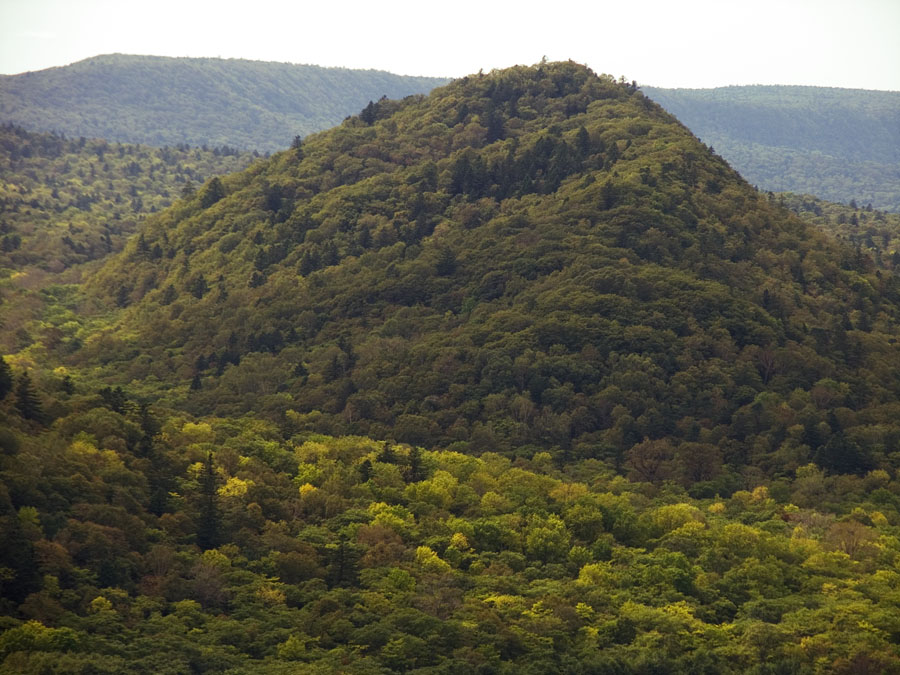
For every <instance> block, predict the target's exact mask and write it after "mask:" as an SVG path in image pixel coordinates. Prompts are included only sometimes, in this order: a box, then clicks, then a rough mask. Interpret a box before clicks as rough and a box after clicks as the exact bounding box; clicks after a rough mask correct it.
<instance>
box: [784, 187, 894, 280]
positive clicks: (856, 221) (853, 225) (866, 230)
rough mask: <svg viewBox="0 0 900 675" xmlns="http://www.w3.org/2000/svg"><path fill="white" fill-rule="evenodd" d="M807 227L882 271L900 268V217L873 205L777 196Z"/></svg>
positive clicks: (788, 194) (789, 194) (799, 196)
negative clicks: (841, 243) (845, 245)
mask: <svg viewBox="0 0 900 675" xmlns="http://www.w3.org/2000/svg"><path fill="white" fill-rule="evenodd" d="M775 197H776V198H777V199H778V202H779V204H782V205H783V206H786V207H787V208H789V209H790V210H791V211H793V212H794V213H796V214H797V215H798V216H800V217H801V218H803V220H805V221H806V222H808V223H811V224H813V225H815V226H816V227H817V228H819V229H821V230H823V231H824V232H827V233H828V234H830V235H831V236H833V237H837V238H838V239H840V240H842V241H845V242H847V243H849V244H850V245H851V246H853V247H855V248H857V249H859V250H860V251H861V252H863V253H864V254H865V255H866V256H868V257H869V258H870V259H871V260H872V262H873V263H874V264H875V265H876V266H878V267H880V268H887V269H891V270H893V269H896V268H898V267H900V213H888V212H885V211H879V210H878V209H873V208H872V205H871V204H865V205H862V204H857V203H856V200H853V199H851V200H850V203H849V204H835V203H834V202H829V201H826V200H824V199H819V198H818V197H814V196H812V195H797V194H792V193H790V192H785V193H781V194H778V195H776V196H775Z"/></svg>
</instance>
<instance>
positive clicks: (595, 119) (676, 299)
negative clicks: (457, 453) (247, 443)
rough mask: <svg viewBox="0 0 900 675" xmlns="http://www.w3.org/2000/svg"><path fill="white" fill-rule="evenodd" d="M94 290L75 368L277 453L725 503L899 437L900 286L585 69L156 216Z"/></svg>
mask: <svg viewBox="0 0 900 675" xmlns="http://www.w3.org/2000/svg"><path fill="white" fill-rule="evenodd" d="M123 288H124V289H125V290H124V291H122V290H121V289H123ZM93 289H94V292H95V293H96V294H98V296H99V297H106V298H107V299H108V301H109V302H111V303H112V302H117V303H118V304H119V305H120V306H122V307H124V311H123V314H122V317H121V320H120V323H119V325H118V327H117V328H115V329H111V330H109V331H107V332H105V333H103V334H101V335H97V336H94V337H92V338H91V340H89V341H88V342H87V343H86V344H85V346H84V347H83V348H82V349H81V350H80V352H78V353H77V354H76V355H75V356H74V357H73V358H75V359H76V360H77V361H79V362H80V363H98V362H100V363H103V364H105V367H106V369H107V370H106V371H105V372H106V373H107V374H108V376H109V378H110V381H111V382H112V381H113V380H114V379H118V381H120V382H122V383H123V384H126V383H130V385H129V386H131V387H132V388H134V389H135V390H139V391H141V392H143V393H145V394H149V393H153V395H156V396H161V397H163V399H164V400H166V401H167V402H169V403H172V404H174V405H178V406H183V407H185V408H186V409H188V410H191V411H193V412H197V413H203V414H235V413H240V412H242V411H249V410H254V411H256V412H257V413H258V414H261V415H265V416H269V417H271V418H272V419H274V420H277V421H279V422H280V423H281V424H283V425H284V428H285V433H290V432H291V430H292V429H306V430H315V431H321V432H326V433H333V434H338V433H355V434H365V435H369V436H372V437H375V438H395V439H397V440H400V441H404V442H408V443H413V444H423V445H433V446H434V445H437V446H444V447H448V446H449V447H452V448H454V449H457V450H462V451H467V450H471V451H475V452H478V451H485V450H495V451H505V452H520V453H526V454H531V453H533V452H535V451H536V450H538V449H547V450H550V451H551V452H552V453H555V455H556V456H557V457H558V458H560V459H563V460H565V459H566V458H568V457H596V458H602V459H604V460H607V461H610V462H611V463H614V464H615V465H616V466H627V467H628V468H629V470H630V471H632V472H634V473H635V475H637V476H638V477H640V478H641V479H645V480H657V479H665V478H673V479H679V480H683V481H684V482H685V483H686V484H693V485H698V484H706V485H708V486H709V489H710V490H715V489H717V488H716V485H717V483H716V481H720V482H721V481H723V480H726V475H727V473H728V472H727V470H726V469H725V468H724V467H727V466H730V467H740V466H747V465H753V466H755V467H757V469H761V470H764V471H771V472H777V471H781V470H787V469H791V468H796V467H797V466H799V465H802V464H805V463H807V462H809V461H813V460H814V461H816V462H818V463H819V464H820V465H822V466H823V467H825V468H827V469H829V470H835V471H840V472H861V471H865V470H867V469H869V468H872V467H874V466H876V465H878V464H879V463H883V462H885V461H888V460H887V458H888V456H889V455H890V453H891V452H892V451H893V443H894V441H892V440H891V439H892V438H896V437H900V436H897V431H898V429H897V428H896V427H895V426H894V424H895V422H894V421H893V420H894V419H895V418H894V417H893V416H886V412H885V411H887V410H888V409H891V407H892V406H895V403H894V402H895V401H896V398H897V395H898V393H900V391H898V389H900V385H898V383H900V378H898V377H897V376H898V373H897V365H896V364H897V363H898V360H897V358H896V357H897V346H896V340H895V339H894V338H893V337H892V335H896V330H897V303H898V301H900V295H898V286H897V283H896V280H895V279H894V278H893V277H892V276H888V275H882V274H881V273H877V274H876V273H875V272H874V271H873V270H872V269H871V268H870V264H869V262H868V260H867V259H866V258H865V257H864V256H862V255H861V254H859V253H858V252H857V251H854V250H852V249H848V248H842V247H841V246H840V245H838V244H836V243H833V242H830V241H829V240H827V239H826V237H824V236H823V235H821V234H820V233H817V232H816V231H814V230H813V229H811V228H810V227H808V226H806V225H804V224H803V223H802V222H801V221H800V220H799V219H798V218H797V217H795V216H793V215H792V214H790V213H788V212H787V211H786V210H784V209H782V208H779V207H778V206H777V205H775V204H773V203H771V202H770V201H769V199H768V198H767V197H766V196H765V195H762V194H760V193H758V192H756V191H755V190H754V189H753V188H752V187H751V186H750V185H748V184H747V183H746V182H745V181H744V180H743V179H741V177H740V176H739V175H738V174H737V173H735V172H734V171H733V170H732V169H731V168H730V167H729V166H728V165H727V164H726V162H724V161H723V160H722V159H721V158H719V157H718V156H716V155H715V154H713V153H712V152H711V151H710V150H709V149H708V148H706V147H705V146H704V145H702V144H701V143H700V142H699V141H698V140H697V139H696V138H695V137H693V136H692V135H691V134H690V133H689V132H688V131H687V129H686V128H685V127H684V126H682V125H681V124H680V123H679V122H678V121H677V120H675V119H674V118H673V117H671V116H670V115H668V114H667V113H665V112H664V111H663V110H662V109H661V108H660V107H659V106H657V105H656V104H655V103H653V102H652V101H650V100H649V99H648V98H646V97H645V96H644V95H643V94H642V93H641V92H640V91H639V90H638V89H637V88H636V87H635V86H634V85H633V84H628V83H625V82H622V81H615V80H614V79H612V78H610V77H608V76H598V75H596V74H594V73H593V72H591V71H590V70H589V69H588V68H586V67H583V66H580V65H576V64H574V63H571V62H569V63H542V64H540V65H537V66H534V67H515V68H511V69H508V70H503V71H495V72H492V73H490V74H486V75H482V74H479V75H475V76H470V77H466V78H462V79H460V80H457V81H454V82H453V83H451V84H449V85H448V86H446V87H443V88H441V89H438V90H435V91H434V92H432V93H431V94H430V95H429V96H427V97H425V96H416V97H410V98H407V99H404V100H402V101H390V100H382V101H379V102H378V103H372V104H370V105H368V106H367V107H366V108H364V109H363V110H362V111H361V112H360V113H359V114H358V115H356V116H353V117H351V118H348V119H347V120H345V121H344V123H343V124H341V125H340V126H339V127H337V128H334V129H332V130H330V131H327V132H323V133H320V134H317V135H314V136H312V137H310V138H308V139H307V140H305V141H304V142H303V143H302V144H297V145H296V146H295V147H294V148H292V149H290V150H288V151H285V152H282V153H280V154H278V155H276V156H274V157H272V158H271V159H270V160H268V161H266V162H260V163H257V164H255V165H254V166H252V167H251V168H250V169H248V170H246V171H244V172H242V173H238V174H234V175H231V176H228V177H226V178H223V179H221V180H219V179H214V180H212V181H210V182H209V183H207V184H206V185H205V186H203V188H202V189H200V190H198V191H197V193H196V194H195V195H194V196H193V197H191V198H189V199H186V200H183V201H181V202H179V203H177V204H176V205H174V206H173V207H172V208H171V209H169V210H167V211H166V212H164V213H163V214H161V215H159V216H158V217H155V218H154V219H153V220H151V221H150V222H149V223H148V225H147V227H146V228H145V230H144V231H143V232H142V233H141V235H140V236H139V237H138V238H137V239H135V240H133V242H132V244H131V245H130V246H129V248H128V249H126V251H125V252H124V253H123V254H122V255H121V256H120V257H119V258H118V259H117V260H115V261H113V262H112V263H111V264H110V265H108V266H107V267H106V268H105V269H104V270H103V271H102V272H101V273H100V274H99V275H98V276H97V277H96V278H95V279H94V282H93ZM172 380H174V381H176V382H180V383H181V385H180V386H179V387H176V388H174V389H169V388H168V387H161V386H160V385H159V384H158V383H160V382H171V381H172ZM189 385H190V386H189ZM889 417H890V419H888V418H889ZM875 420H878V421H877V422H876V421H875ZM881 423H883V425H882V426H879V427H878V428H877V429H875V428H873V426H872V425H875V424H881ZM734 470H737V469H734ZM713 493H714V492H713Z"/></svg>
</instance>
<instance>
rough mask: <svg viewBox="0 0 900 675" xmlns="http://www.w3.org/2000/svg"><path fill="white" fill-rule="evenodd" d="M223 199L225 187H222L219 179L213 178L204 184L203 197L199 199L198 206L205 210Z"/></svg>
mask: <svg viewBox="0 0 900 675" xmlns="http://www.w3.org/2000/svg"><path fill="white" fill-rule="evenodd" d="M223 197H225V186H224V185H222V181H221V180H219V177H218V176H215V177H213V178H212V180H210V181H209V183H207V184H206V188H204V190H203V195H202V196H201V197H200V206H202V207H203V208H204V209H207V208H209V207H210V206H212V205H213V204H215V203H216V202H217V201H219V200H220V199H222V198H223Z"/></svg>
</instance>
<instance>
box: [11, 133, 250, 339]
mask: <svg viewBox="0 0 900 675" xmlns="http://www.w3.org/2000/svg"><path fill="white" fill-rule="evenodd" d="M258 158H259V154H258V153H255V152H239V151H237V150H235V149H233V148H213V149H206V150H204V149H201V148H190V147H188V146H185V145H179V146H175V147H166V148H153V147H149V146H140V145H127V144H122V143H109V142H107V141H103V140H97V139H85V138H80V139H77V140H68V139H66V138H63V137H61V136H57V135H54V134H48V133H34V132H29V131H26V130H24V129H22V128H20V127H15V126H11V125H3V126H0V306H2V320H0V351H2V350H5V349H9V350H13V349H15V348H17V347H18V348H25V347H27V346H29V345H30V343H31V342H32V337H31V333H32V332H35V333H39V332H40V331H41V321H40V320H41V317H42V314H43V313H44V311H45V310H46V309H47V308H48V307H49V306H51V305H52V304H53V302H54V296H57V295H66V296H71V295H73V294H77V292H78V291H77V285H76V284H77V282H79V281H80V279H81V278H82V275H83V273H84V271H85V270H86V269H87V268H88V267H89V266H90V265H91V264H92V263H93V264H94V266H96V264H99V262H100V261H101V260H102V259H103V258H105V257H107V256H109V255H111V254H113V253H115V252H118V251H120V250H122V247H123V246H124V245H125V241H126V240H127V239H128V237H130V236H131V235H132V234H134V233H135V231H136V230H137V229H138V227H139V225H140V223H142V222H143V219H144V218H145V217H146V216H147V215H149V214H151V213H155V212H157V211H160V210H162V209H165V208H166V207H168V206H169V205H170V204H172V203H173V202H174V201H177V200H178V199H179V198H181V197H182V196H183V195H186V194H190V193H191V192H192V191H193V190H194V189H195V186H196V185H198V184H202V183H203V182H205V181H206V180H207V179H209V178H210V177H212V176H215V175H217V174H220V173H231V172H234V171H238V170H240V169H244V168H246V167H247V166H248V165H249V164H250V163H251V162H252V161H253V160H255V159H258ZM54 287H55V288H54ZM60 339H62V340H65V338H64V337H63V336H62V335H58V336H57V338H54V339H53V340H52V342H54V343H56V342H57V341H58V340H60Z"/></svg>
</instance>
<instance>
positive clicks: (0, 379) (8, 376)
mask: <svg viewBox="0 0 900 675" xmlns="http://www.w3.org/2000/svg"><path fill="white" fill-rule="evenodd" d="M12 390H13V376H12V370H11V369H10V367H9V364H8V363H7V362H6V360H5V359H4V358H3V357H2V356H0V401H2V400H3V399H5V398H6V395H7V394H9V392H11V391H12Z"/></svg>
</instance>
